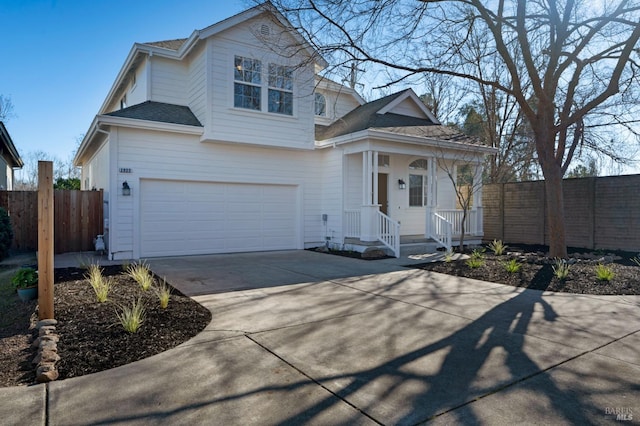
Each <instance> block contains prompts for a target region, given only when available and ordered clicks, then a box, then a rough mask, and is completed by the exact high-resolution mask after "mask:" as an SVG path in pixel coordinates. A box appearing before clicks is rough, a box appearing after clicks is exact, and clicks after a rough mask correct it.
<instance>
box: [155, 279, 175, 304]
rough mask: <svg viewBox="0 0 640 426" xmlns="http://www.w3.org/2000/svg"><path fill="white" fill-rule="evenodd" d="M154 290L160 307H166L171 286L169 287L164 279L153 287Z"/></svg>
mask: <svg viewBox="0 0 640 426" xmlns="http://www.w3.org/2000/svg"><path fill="white" fill-rule="evenodd" d="M155 292H156V295H157V296H158V300H159V301H160V307H161V308H162V309H166V308H167V306H169V299H170V298H171V287H169V284H167V281H166V280H165V279H163V280H162V284H160V285H158V286H157V287H156V288H155Z"/></svg>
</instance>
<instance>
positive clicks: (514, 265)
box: [502, 259, 522, 274]
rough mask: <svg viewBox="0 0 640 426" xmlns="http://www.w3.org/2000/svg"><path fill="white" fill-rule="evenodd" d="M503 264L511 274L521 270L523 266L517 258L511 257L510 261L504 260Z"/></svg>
mask: <svg viewBox="0 0 640 426" xmlns="http://www.w3.org/2000/svg"><path fill="white" fill-rule="evenodd" d="M502 265H503V266H504V269H505V270H506V271H507V272H508V273H510V274H515V273H516V272H518V271H519V270H520V268H522V265H521V264H519V263H518V261H517V260H516V259H511V260H509V261H508V262H504V263H503V264H502Z"/></svg>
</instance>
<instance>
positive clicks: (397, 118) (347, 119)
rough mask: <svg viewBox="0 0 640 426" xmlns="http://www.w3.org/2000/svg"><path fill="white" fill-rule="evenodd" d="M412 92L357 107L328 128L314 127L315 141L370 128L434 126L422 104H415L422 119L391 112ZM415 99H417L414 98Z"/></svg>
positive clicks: (408, 91) (432, 118)
mask: <svg viewBox="0 0 640 426" xmlns="http://www.w3.org/2000/svg"><path fill="white" fill-rule="evenodd" d="M413 93H414V92H413V90H411V89H406V90H403V91H401V92H397V93H394V94H391V95H388V96H385V97H383V98H380V99H377V100H375V101H372V102H369V103H366V104H364V105H361V106H359V107H358V108H356V109H354V110H353V111H351V112H349V113H348V114H346V115H345V116H344V117H342V118H340V119H338V120H336V121H335V122H334V123H332V124H331V125H329V126H316V140H325V139H330V138H335V137H338V136H342V135H347V134H349V133H355V132H359V131H361V130H366V129H372V128H392V127H394V128H395V127H399V128H401V127H406V126H424V127H428V126H436V125H438V124H439V123H438V121H437V120H436V119H435V117H434V116H433V114H431V113H430V112H428V110H427V109H426V107H425V106H424V104H422V102H420V101H418V102H419V103H420V104H421V105H418V104H416V107H418V108H420V109H422V110H423V114H424V118H420V117H414V116H409V115H404V114H397V113H394V112H392V111H393V107H394V106H397V105H398V104H399V103H400V102H402V101H403V100H405V99H407V98H409V97H411V94H413ZM416 99H417V97H416Z"/></svg>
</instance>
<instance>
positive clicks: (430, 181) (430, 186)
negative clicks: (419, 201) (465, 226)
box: [424, 157, 437, 238]
mask: <svg viewBox="0 0 640 426" xmlns="http://www.w3.org/2000/svg"><path fill="white" fill-rule="evenodd" d="M436 167H437V164H436V159H435V158H434V157H430V158H429V159H428V160H427V194H426V195H427V208H426V209H425V212H426V217H425V221H426V222H425V227H424V236H425V238H431V234H432V232H433V230H432V229H431V226H432V223H433V221H432V216H433V214H434V213H435V212H436V191H437V188H436V185H437V170H436Z"/></svg>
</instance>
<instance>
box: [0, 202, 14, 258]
mask: <svg viewBox="0 0 640 426" xmlns="http://www.w3.org/2000/svg"><path fill="white" fill-rule="evenodd" d="M12 241H13V228H12V226H11V218H10V217H9V214H8V213H7V211H6V210H5V209H4V208H2V207H0V260H2V259H4V258H5V257H7V255H8V254H9V249H10V248H11V242H12Z"/></svg>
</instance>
